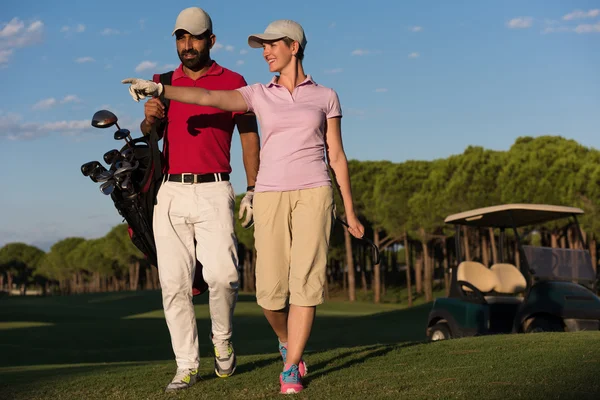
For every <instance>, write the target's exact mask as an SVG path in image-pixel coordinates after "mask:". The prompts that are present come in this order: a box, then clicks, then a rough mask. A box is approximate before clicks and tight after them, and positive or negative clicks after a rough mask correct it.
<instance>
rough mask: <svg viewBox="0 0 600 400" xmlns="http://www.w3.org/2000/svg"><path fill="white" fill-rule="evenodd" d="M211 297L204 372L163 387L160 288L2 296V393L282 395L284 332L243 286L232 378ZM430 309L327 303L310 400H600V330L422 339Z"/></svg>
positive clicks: (203, 335) (168, 359) (203, 337)
mask: <svg viewBox="0 0 600 400" xmlns="http://www.w3.org/2000/svg"><path fill="white" fill-rule="evenodd" d="M206 301H207V296H201V297H200V298H196V299H195V303H196V315H197V318H198V334H199V339H200V346H201V348H200V355H201V375H202V378H203V380H202V381H201V382H200V383H199V384H197V385H195V386H193V387H192V388H191V389H189V390H187V391H185V392H182V393H177V394H168V395H167V394H164V393H163V389H164V386H165V385H166V384H167V383H168V381H169V380H170V379H171V378H172V376H173V373H174V372H175V362H174V360H173V355H172V351H171V347H170V341H169V335H168V331H167V327H166V324H165V321H164V319H163V314H162V309H161V300H160V293H159V292H119V293H103V294H94V295H77V296H64V297H47V298H35V297H12V298H4V299H1V300H0V354H1V355H2V356H1V357H0V399H53V400H54V399H163V398H169V399H170V398H177V399H180V398H181V399H188V398H189V399H215V398H230V399H262V398H271V397H273V398H277V397H281V395H278V393H277V391H278V387H279V385H278V376H277V374H278V372H279V371H280V370H281V359H280V356H279V354H278V353H277V340H276V338H275V336H274V334H273V333H272V331H271V330H270V328H269V326H268V324H267V322H266V320H265V319H264V317H263V316H262V312H261V310H260V309H259V308H258V307H257V306H256V304H255V299H254V296H253V295H249V294H241V295H240V297H239V301H238V305H237V308H236V315H235V318H234V324H235V325H234V338H233V343H234V346H235V349H236V352H237V354H238V355H239V362H238V368H237V371H236V373H235V375H234V376H233V377H231V378H228V379H218V378H216V377H215V376H214V373H213V371H212V359H211V357H210V351H211V349H210V340H209V338H208V335H209V331H210V322H209V320H208V307H207V305H206ZM429 308H430V305H429V304H427V305H418V306H415V307H413V308H410V309H403V308H402V307H401V306H400V305H396V304H380V305H375V304H371V303H362V302H358V303H348V302H344V301H330V302H328V303H327V304H325V305H323V306H322V307H319V309H318V310H317V320H316V322H315V326H314V330H313V335H312V337H311V339H310V341H309V344H308V348H307V355H306V360H307V362H308V365H309V375H308V376H307V379H306V390H305V391H304V392H303V393H302V394H300V395H297V396H295V397H296V398H313V399H329V398H331V399H351V398H359V399H382V398H384V399H385V398H389V399H397V398H403V399H405V398H410V399H413V398H414V399H437V398H439V399H450V398H451V399H465V398H486V399H513V398H524V399H538V398H539V399H545V398H561V399H562V398H585V399H593V398H600V380H599V379H598V376H600V345H599V344H600V332H581V333H561V334H533V335H501V336H495V337H480V338H471V339H460V340H452V341H447V342H438V343H432V344H427V343H424V340H425V336H424V327H425V324H426V321H427V313H428V311H429Z"/></svg>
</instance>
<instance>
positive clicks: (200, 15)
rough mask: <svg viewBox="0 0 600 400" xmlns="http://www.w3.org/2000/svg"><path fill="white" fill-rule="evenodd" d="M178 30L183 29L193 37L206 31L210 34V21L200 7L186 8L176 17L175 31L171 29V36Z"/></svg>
mask: <svg viewBox="0 0 600 400" xmlns="http://www.w3.org/2000/svg"><path fill="white" fill-rule="evenodd" d="M179 29H183V30H184V31H187V32H189V33H190V34H192V35H194V36H197V35H202V34H203V33H204V32H206V31H210V32H212V20H211V19H210V16H209V15H208V14H207V13H206V11H204V10H203V9H201V8H200V7H190V8H186V9H185V10H183V11H182V12H180V13H179V15H178V16H177V21H175V29H173V33H171V36H173V35H174V34H175V32H177V30H179Z"/></svg>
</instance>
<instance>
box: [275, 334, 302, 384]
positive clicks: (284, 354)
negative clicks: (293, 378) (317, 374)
mask: <svg viewBox="0 0 600 400" xmlns="http://www.w3.org/2000/svg"><path fill="white" fill-rule="evenodd" d="M279 354H281V358H283V365H284V366H285V362H286V359H287V347H286V346H284V345H282V344H281V342H279ZM298 371H299V372H300V377H301V378H304V377H305V376H306V374H308V367H307V366H306V363H305V362H304V360H303V359H300V362H299V363H298Z"/></svg>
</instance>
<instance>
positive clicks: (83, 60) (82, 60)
mask: <svg viewBox="0 0 600 400" xmlns="http://www.w3.org/2000/svg"><path fill="white" fill-rule="evenodd" d="M94 61H96V60H94V59H93V58H92V57H89V56H88V57H79V58H76V59H75V62H76V63H78V64H83V63H88V62H94Z"/></svg>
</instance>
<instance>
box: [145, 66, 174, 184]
mask: <svg viewBox="0 0 600 400" xmlns="http://www.w3.org/2000/svg"><path fill="white" fill-rule="evenodd" d="M173 72H175V71H169V72H165V73H163V74H154V76H153V77H152V80H153V81H154V82H156V83H159V82H160V83H162V84H163V85H170V84H171V81H172V79H173ZM162 102H163V104H164V106H165V119H164V120H163V121H161V122H160V123H157V124H154V125H153V126H152V131H151V135H152V132H153V133H154V138H152V137H151V138H150V141H151V146H152V147H153V162H154V165H155V166H160V171H159V170H158V168H155V171H154V176H155V178H157V177H160V175H161V174H162V172H163V171H162V170H163V168H164V166H162V165H161V164H162V163H161V162H160V149H159V147H158V141H159V140H160V139H161V138H162V139H163V143H164V144H165V146H166V143H167V142H166V140H164V138H165V136H166V135H167V128H168V125H169V118H168V112H169V106H170V104H171V101H170V100H169V99H166V98H164V97H163V98H162ZM158 132H161V135H159V134H158Z"/></svg>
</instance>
